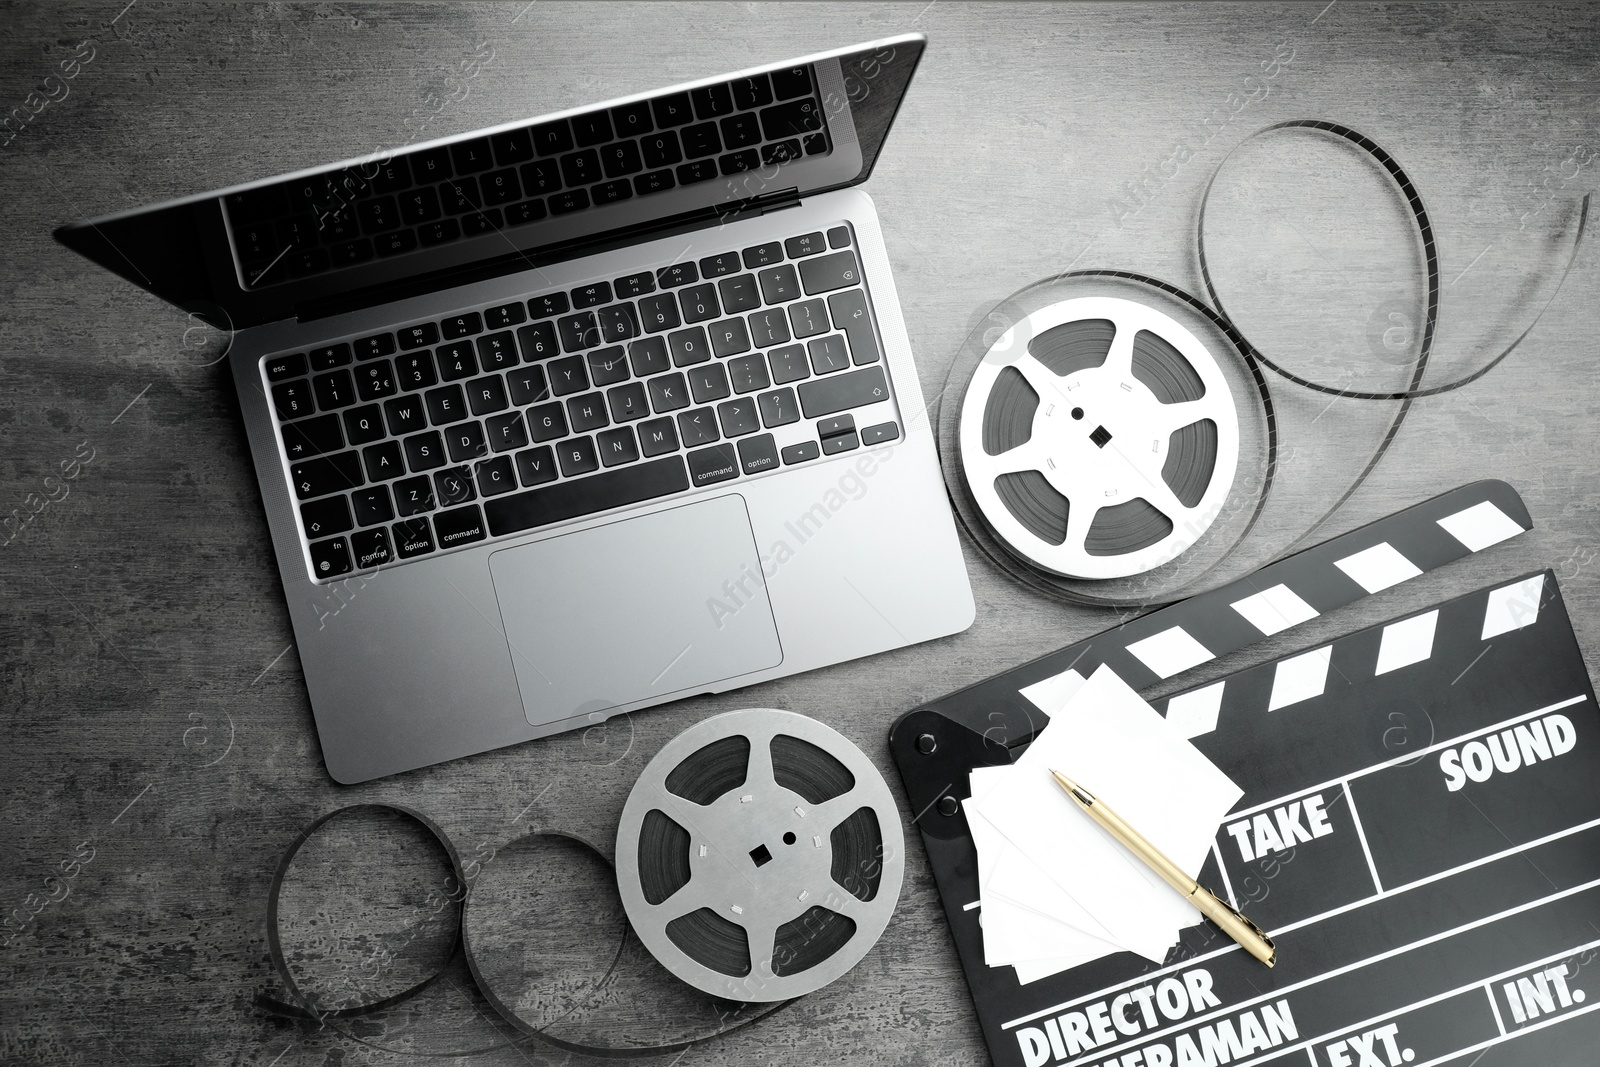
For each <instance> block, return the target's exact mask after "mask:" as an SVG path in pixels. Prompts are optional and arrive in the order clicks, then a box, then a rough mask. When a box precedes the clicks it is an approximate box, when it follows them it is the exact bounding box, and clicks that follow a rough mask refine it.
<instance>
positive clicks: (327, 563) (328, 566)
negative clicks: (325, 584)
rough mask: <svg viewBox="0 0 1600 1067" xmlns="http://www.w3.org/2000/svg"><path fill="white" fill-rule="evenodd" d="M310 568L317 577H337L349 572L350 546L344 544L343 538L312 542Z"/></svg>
mask: <svg viewBox="0 0 1600 1067" xmlns="http://www.w3.org/2000/svg"><path fill="white" fill-rule="evenodd" d="M311 570H312V573H313V574H315V575H316V576H317V577H318V578H337V577H338V576H339V575H341V574H348V573H350V546H349V545H347V544H345V540H344V538H342V537H334V538H330V539H329V540H326V541H314V542H312V545H311Z"/></svg>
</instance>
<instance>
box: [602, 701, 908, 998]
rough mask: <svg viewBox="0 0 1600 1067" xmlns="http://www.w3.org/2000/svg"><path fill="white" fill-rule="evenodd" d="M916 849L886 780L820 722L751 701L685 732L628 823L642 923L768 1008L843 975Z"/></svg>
mask: <svg viewBox="0 0 1600 1067" xmlns="http://www.w3.org/2000/svg"><path fill="white" fill-rule="evenodd" d="M903 872H904V848H903V839H902V837H901V831H900V817H899V813H898V811H897V810H896V808H895V804H894V799H893V797H892V796H891V795H890V793H889V789H888V786H887V785H886V784H885V783H884V781H883V777H882V776H881V775H880V774H879V773H878V771H877V769H876V768H874V767H873V766H872V764H871V762H870V761H868V760H867V758H866V757H865V756H864V755H862V753H861V751H860V749H858V748H856V747H855V746H854V745H853V744H851V743H850V742H849V741H848V740H846V739H845V738H844V737H842V736H841V735H840V734H838V733H836V732H835V731H833V730H832V729H830V728H829V727H827V726H825V725H823V724H822V723H819V722H817V721H815V720H813V719H808V718H806V717H804V716H801V715H795V714H792V713H790V712H786V711H776V710H772V709H751V710H745V711H735V712H729V713H727V714H724V715H717V716H713V717H712V718H710V719H707V720H705V721H704V722H701V723H699V724H698V725H696V726H693V727H691V728H689V729H688V730H686V731H684V732H683V733H682V734H680V735H678V737H676V738H674V739H673V740H672V741H671V742H669V743H668V744H667V746H666V747H665V748H663V749H662V750H661V751H660V752H659V753H657V755H656V757H655V758H654V759H653V760H651V761H650V764H649V766H647V767H646V768H645V770H644V773H643V774H641V775H640V776H639V780H638V781H637V782H636V783H635V784H634V787H633V791H632V792H631V793H630V794H629V795H628V802H627V805H626V806H625V807H624V808H623V812H622V821H621V824H620V826H619V828H618V830H617V885H618V888H619V889H620V890H621V893H622V901H623V904H624V906H625V907H626V908H627V912H628V919H629V922H630V923H631V925H632V927H633V929H634V930H635V931H637V933H638V935H639V938H640V940H641V941H643V942H644V944H645V945H646V947H648V948H649V949H650V952H651V954H652V955H654V956H655V958H656V959H657V960H659V961H660V962H661V964H662V965H663V966H664V967H666V968H667V970H669V971H671V972H672V973H673V974H675V975H677V976H678V977H679V978H681V979H683V980H684V981H685V982H687V983H689V984H690V985H692V986H694V987H695V988H697V989H700V990H703V991H704V992H706V993H710V994H712V995H714V996H718V997H723V998H726V999H728V1000H735V1001H742V1002H750V1003H764V1002H769V1001H778V1000H785V999H788V998H792V997H796V996H800V995H802V994H805V993H809V992H812V991H813V990H816V989H820V988H821V987H822V986H824V985H826V984H827V983H829V982H831V981H833V980H834V979H836V978H838V977H839V976H840V975H842V974H844V973H845V972H846V971H848V970H849V969H850V968H851V967H853V966H855V964H856V963H857V962H858V961H860V959H861V958H862V957H863V956H864V955H866V953H867V952H868V950H870V949H871V948H872V946H873V944H875V943H876V942H877V940H878V937H879V936H880V935H881V934H882V933H883V930H884V928H885V927H886V926H887V925H888V923H889V918H890V916H891V915H892V914H893V913H894V906H895V903H896V901H897V900H898V899H899V896H900V882H901V878H902V875H903Z"/></svg>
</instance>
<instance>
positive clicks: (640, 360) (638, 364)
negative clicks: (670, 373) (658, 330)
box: [628, 337, 672, 378]
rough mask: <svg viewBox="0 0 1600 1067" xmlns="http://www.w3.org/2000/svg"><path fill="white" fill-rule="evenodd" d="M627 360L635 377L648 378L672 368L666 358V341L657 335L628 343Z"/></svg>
mask: <svg viewBox="0 0 1600 1067" xmlns="http://www.w3.org/2000/svg"><path fill="white" fill-rule="evenodd" d="M628 362H629V363H631V364H632V365H633V375H634V377H635V378H648V377H649V376H650V375H652V374H660V373H662V372H663V371H666V370H671V369H672V361H671V360H670V359H668V358H667V343H666V341H664V340H662V339H661V338H659V337H645V338H642V339H640V340H638V341H634V342H633V343H632V344H630V345H628Z"/></svg>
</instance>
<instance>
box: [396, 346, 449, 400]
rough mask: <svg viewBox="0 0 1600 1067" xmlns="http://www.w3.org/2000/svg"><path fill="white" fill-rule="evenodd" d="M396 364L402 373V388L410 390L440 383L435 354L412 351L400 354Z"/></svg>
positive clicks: (398, 370) (400, 373) (397, 369)
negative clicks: (434, 359) (434, 365)
mask: <svg viewBox="0 0 1600 1067" xmlns="http://www.w3.org/2000/svg"><path fill="white" fill-rule="evenodd" d="M394 365H395V370H396V371H397V372H398V373H399V375H400V388H402V389H405V390H408V391H409V390H412V389H423V388H426V387H427V386H430V385H438V384H439V378H438V376H437V375H436V374H435V373H434V370H433V355H432V354H431V353H429V352H412V353H410V354H409V355H404V356H400V357H399V358H398V359H396V360H395V361H394Z"/></svg>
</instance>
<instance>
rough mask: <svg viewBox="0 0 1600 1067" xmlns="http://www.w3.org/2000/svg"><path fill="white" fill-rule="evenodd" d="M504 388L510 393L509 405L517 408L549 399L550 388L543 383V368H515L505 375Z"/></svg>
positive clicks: (547, 384)
mask: <svg viewBox="0 0 1600 1067" xmlns="http://www.w3.org/2000/svg"><path fill="white" fill-rule="evenodd" d="M506 388H507V389H508V390H509V391H510V393H511V403H512V404H513V405H515V406H516V407H519V408H525V407H527V406H528V405H530V404H537V403H539V401H541V400H548V399H549V398H550V386H549V383H547V382H546V381H545V378H544V368H543V367H519V368H517V369H516V370H514V371H512V372H511V373H510V374H507V375H506Z"/></svg>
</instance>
